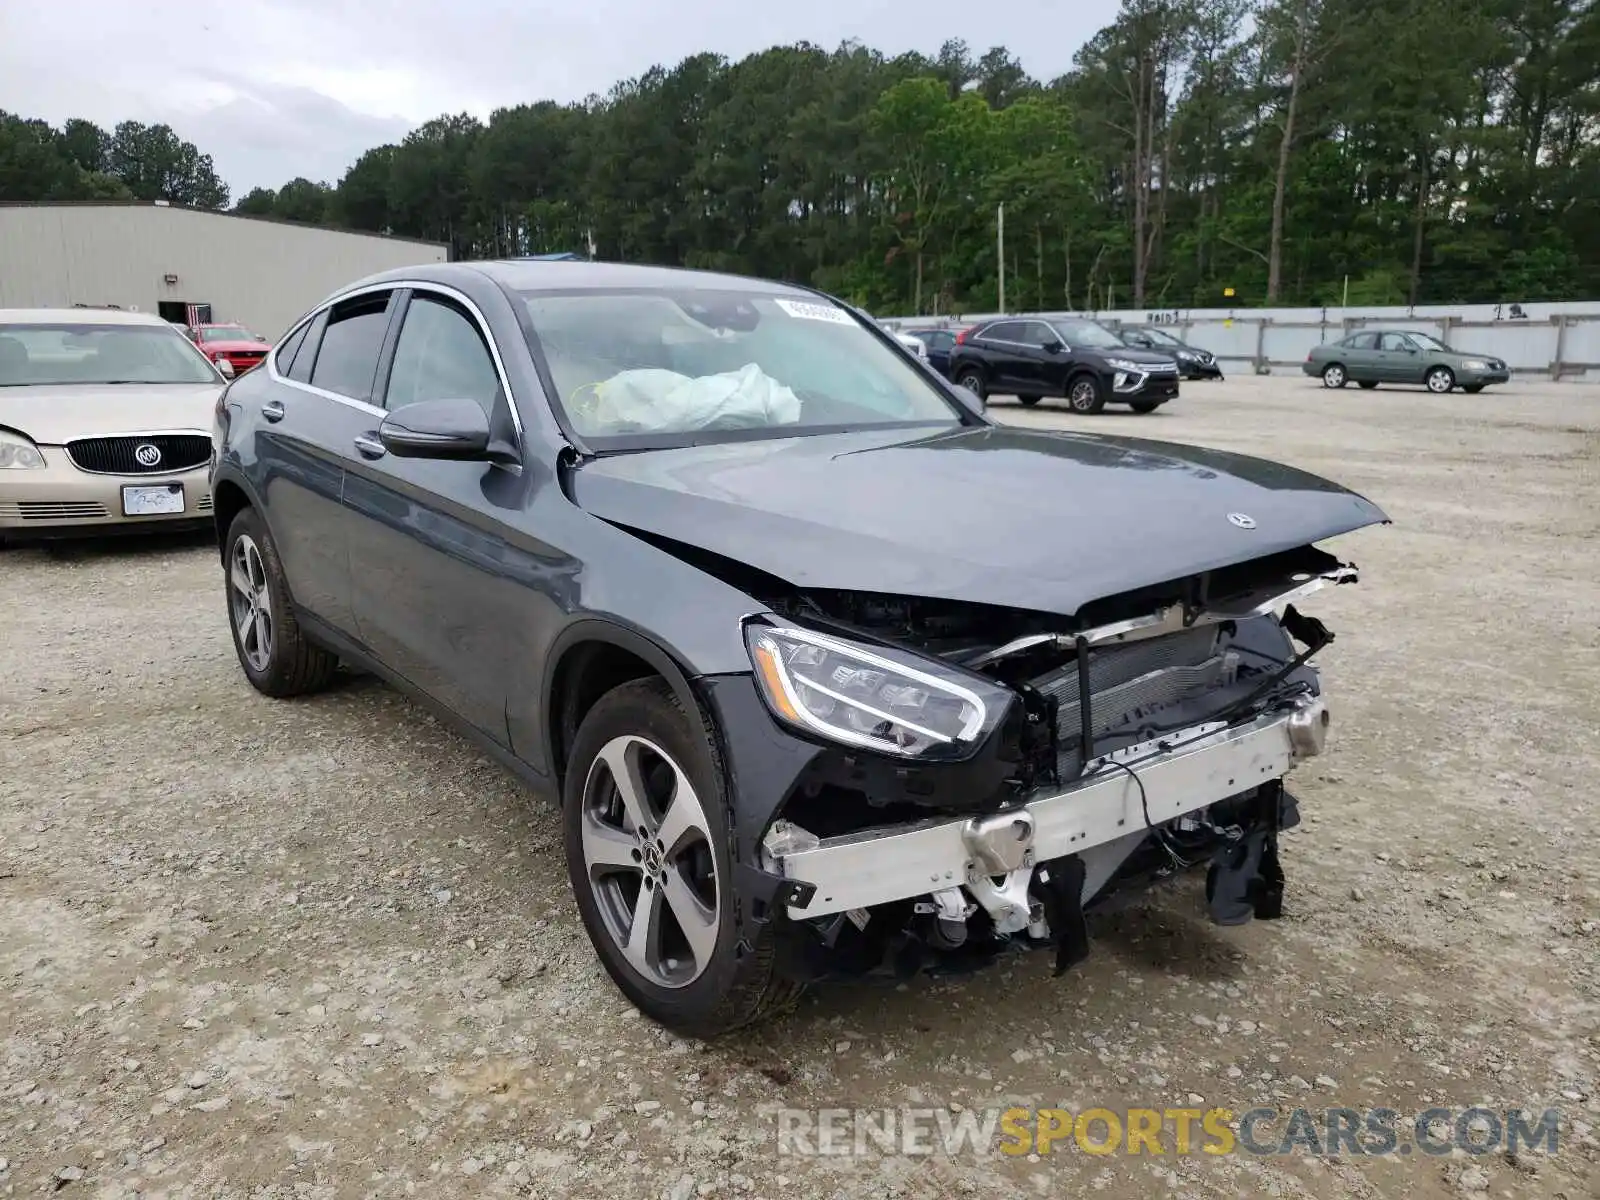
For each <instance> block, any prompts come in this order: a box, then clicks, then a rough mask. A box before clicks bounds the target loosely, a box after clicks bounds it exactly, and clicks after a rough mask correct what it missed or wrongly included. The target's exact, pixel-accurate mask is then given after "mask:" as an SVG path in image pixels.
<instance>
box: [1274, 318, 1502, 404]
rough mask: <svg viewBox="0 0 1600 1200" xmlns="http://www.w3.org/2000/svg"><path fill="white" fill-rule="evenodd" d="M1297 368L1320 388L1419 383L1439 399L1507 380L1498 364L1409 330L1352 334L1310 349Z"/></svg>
mask: <svg viewBox="0 0 1600 1200" xmlns="http://www.w3.org/2000/svg"><path fill="white" fill-rule="evenodd" d="M1300 369H1301V370H1302V371H1304V372H1305V373H1306V374H1307V375H1312V376H1316V377H1318V378H1320V379H1321V380H1322V386H1323V387H1329V388H1342V387H1343V386H1344V385H1345V384H1347V383H1357V384H1360V385H1361V386H1362V387H1363V388H1368V389H1370V388H1375V387H1377V386H1378V385H1379V384H1380V383H1409V384H1421V385H1422V386H1424V387H1426V388H1427V389H1428V390H1429V391H1430V392H1434V393H1436V394H1438V395H1444V394H1446V393H1448V392H1450V391H1452V390H1454V389H1455V388H1457V387H1459V388H1460V389H1461V390H1462V391H1464V392H1471V393H1477V392H1481V391H1483V389H1484V388H1485V387H1487V386H1488V385H1489V384H1491V383H1505V382H1507V381H1508V380H1509V379H1510V378H1511V372H1510V371H1509V370H1508V369H1507V367H1506V364H1505V362H1504V361H1503V360H1501V359H1498V358H1494V357H1492V356H1490V355H1487V354H1473V353H1470V352H1467V351H1464V350H1455V349H1452V348H1451V347H1449V346H1447V345H1445V344H1444V343H1443V342H1441V341H1440V340H1439V339H1438V338H1436V337H1434V336H1433V335H1432V334H1428V333H1421V332H1418V331H1417V330H1414V329H1412V330H1396V329H1386V330H1373V329H1368V330H1363V331H1362V332H1360V333H1352V334H1351V335H1350V336H1349V337H1347V338H1344V339H1342V340H1341V341H1337V342H1330V343H1327V344H1325V345H1321V346H1316V347H1314V348H1313V349H1312V351H1311V353H1309V354H1307V355H1306V361H1305V362H1304V363H1302V364H1301V367H1300Z"/></svg>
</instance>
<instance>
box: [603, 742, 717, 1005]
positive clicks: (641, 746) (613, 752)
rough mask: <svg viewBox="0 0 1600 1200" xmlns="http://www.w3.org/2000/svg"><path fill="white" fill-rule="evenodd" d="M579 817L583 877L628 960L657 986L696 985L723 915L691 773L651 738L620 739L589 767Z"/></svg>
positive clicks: (713, 855) (708, 835)
mask: <svg viewBox="0 0 1600 1200" xmlns="http://www.w3.org/2000/svg"><path fill="white" fill-rule="evenodd" d="M581 820H582V826H581V830H582V841H583V861H584V869H585V871H584V873H585V877H586V879H587V880H588V884H589V887H590V889H591V892H592V895H593V898H594V901H595V908H596V910H597V911H598V912H599V915H600V920H601V923H602V924H603V925H604V926H605V929H606V932H607V933H608V934H609V935H610V936H611V939H612V940H613V941H614V942H615V943H616V945H617V947H618V949H620V950H621V951H622V956H623V958H624V959H626V960H627V962H628V964H629V965H630V966H631V967H632V968H633V969H634V970H635V971H637V972H638V973H639V974H640V975H641V976H643V977H644V978H645V979H646V980H648V981H650V982H651V983H654V984H657V985H658V986H661V987H668V988H681V987H684V986H686V985H688V984H690V983H693V982H694V981H695V980H696V979H698V978H699V977H700V975H701V973H702V972H704V971H705V969H706V967H707V966H709V965H710V963H711V959H712V955H713V953H714V952H715V950H716V944H717V933H718V930H719V929H720V927H721V916H722V914H721V889H720V883H721V881H720V879H719V878H718V872H717V856H716V852H715V851H714V849H713V848H712V844H711V837H712V834H711V830H710V827H709V825H708V824H707V821H706V814H705V809H704V807H703V806H702V805H701V803H700V797H699V796H698V795H697V794H696V793H695V790H694V785H693V784H692V783H690V781H689V777H688V775H687V774H686V773H685V772H684V770H683V768H682V767H680V766H679V765H678V764H677V763H676V762H674V761H673V760H672V758H671V756H670V755H668V754H667V752H666V751H665V750H663V749H662V748H661V747H660V746H658V745H657V744H656V743H654V742H652V741H649V740H648V739H646V738H642V737H638V736H633V735H630V736H625V737H618V738H613V739H612V740H611V741H609V742H607V743H606V745H605V746H604V747H603V748H602V749H601V751H600V753H599V754H598V755H597V756H596V757H595V760H594V762H593V764H592V765H591V766H590V768H589V778H588V780H587V781H586V782H585V784H584V792H583V809H582V817H581Z"/></svg>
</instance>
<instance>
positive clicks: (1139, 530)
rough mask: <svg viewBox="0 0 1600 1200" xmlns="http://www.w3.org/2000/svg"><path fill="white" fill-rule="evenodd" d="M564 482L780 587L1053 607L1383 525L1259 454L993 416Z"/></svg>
mask: <svg viewBox="0 0 1600 1200" xmlns="http://www.w3.org/2000/svg"><path fill="white" fill-rule="evenodd" d="M569 486H570V489H571V495H572V497H573V499H574V500H575V501H576V503H577V504H578V505H579V506H581V507H582V508H584V509H585V510H587V511H588V512H591V513H593V514H595V515H596V516H599V517H602V518H604V519H606V520H608V521H611V522H613V523H614V524H617V525H621V526H624V527H626V528H630V529H633V530H636V531H639V532H641V533H645V534H650V535H655V536H657V537H661V538H667V539H671V540H672V541H675V542H679V543H683V544H685V545H688V546H693V547H697V548H699V549H701V550H704V551H710V552H712V553H714V554H717V555H720V556H722V557H723V558H727V559H732V560H734V561H736V562H740V563H744V564H746V565H748V566H751V567H755V568H756V569H758V570H761V571H764V572H766V573H767V574H769V575H773V576H776V577H777V578H779V579H782V580H785V581H787V582H788V583H790V584H792V585H795V586H797V587H814V588H840V589H851V590H859V591H870V592H887V593H896V594H902V595H915V596H926V597H930V598H941V599H949V600H965V601H974V602H979V603H987V604H998V605H1005V606H1009V607H1014V608H1025V609H1032V610H1035V611H1039V612H1051V613H1060V614H1064V615H1071V614H1073V613H1075V612H1077V610H1078V609H1079V608H1081V607H1082V606H1083V605H1085V604H1087V603H1089V602H1090V601H1092V600H1097V599H1101V598H1104V597H1107V596H1112V595H1116V594H1118V593H1121V592H1125V591H1129V590H1132V589H1134V588H1138V587H1144V586H1148V585H1151V584H1156V583H1163V582H1166V581H1168V580H1173V579H1180V578H1183V577H1185V576H1188V575H1193V574H1195V573H1197V572H1200V571H1206V570H1211V569H1214V568H1218V567H1222V566H1227V565H1229V564H1232V563H1237V562H1243V561H1246V560H1248V559H1252V558H1258V557H1261V556H1263V555H1267V554H1272V553H1275V552H1278V551H1282V550H1291V549H1296V548H1298V547H1300V546H1304V545H1306V544H1308V543H1311V542H1315V541H1318V540H1320V539H1323V538H1328V537H1332V536H1334V535H1336V534H1340V533H1346V532H1349V531H1350V530H1353V529H1359V528H1361V527H1363V526H1366V525H1372V524H1376V523H1378V522H1382V521H1386V520H1387V519H1388V518H1387V517H1385V515H1384V514H1383V512H1382V511H1381V510H1380V509H1379V508H1378V507H1377V506H1376V505H1374V504H1372V503H1371V502H1370V501H1368V500H1366V499H1364V498H1362V497H1361V496H1358V495H1356V494H1355V493H1354V492H1350V491H1347V490H1346V489H1345V488H1342V487H1340V486H1339V485H1337V484H1334V483H1330V482H1328V481H1327V480H1325V479H1319V478H1318V477H1316V476H1314V475H1308V474H1306V473H1305V472H1303V471H1298V470H1295V469H1294V468H1292V467H1286V466H1283V465H1281V464H1278V463H1273V462H1267V461H1265V460H1263V459H1257V458H1248V457H1245V456H1242V455H1237V454H1228V453H1224V452H1222V451H1219V450H1208V449H1204V448H1201V447H1196V446H1178V445H1170V444H1166V443H1162V442H1149V441H1141V440H1136V439H1132V438H1113V437H1102V436H1094V435H1088V434H1053V433H1047V432H1044V431H1039V430H1026V429H1016V428H1007V427H1000V426H991V427H985V428H979V429H963V430H958V431H955V432H951V433H941V434H938V435H934V436H920V437H919V436H915V435H913V436H910V437H908V436H907V435H906V433H905V431H904V430H900V431H873V432H857V433H846V434H832V435H818V436H813V437H798V438H784V439H779V440H770V441H747V442H733V443H723V444H720V445H709V446H696V447H688V448H684V449H672V450H652V451H643V452H638V453H632V454H620V455H612V456H607V457H601V458H598V459H592V460H589V461H587V462H585V463H583V464H581V465H580V466H579V467H577V468H576V469H575V470H574V471H573V473H572V476H571V480H570V484H569ZM1234 514H1238V515H1237V516H1235V515H1234ZM1245 518H1248V520H1246V519H1245ZM1242 526H1249V527H1248V528H1245V527H1242Z"/></svg>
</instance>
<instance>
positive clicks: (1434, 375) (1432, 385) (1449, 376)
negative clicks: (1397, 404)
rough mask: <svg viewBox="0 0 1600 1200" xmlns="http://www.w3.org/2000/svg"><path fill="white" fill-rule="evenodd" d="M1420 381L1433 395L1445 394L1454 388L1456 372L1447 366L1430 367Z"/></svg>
mask: <svg viewBox="0 0 1600 1200" xmlns="http://www.w3.org/2000/svg"><path fill="white" fill-rule="evenodd" d="M1422 381H1423V382H1424V383H1425V384H1427V385H1428V390H1429V391H1430V392H1432V393H1433V394H1434V395H1435V396H1447V395H1449V394H1450V393H1451V392H1452V391H1454V390H1455V386H1456V373H1455V372H1454V371H1452V370H1451V369H1450V368H1449V367H1430V368H1429V369H1428V373H1427V375H1426V376H1424V377H1423V380H1422Z"/></svg>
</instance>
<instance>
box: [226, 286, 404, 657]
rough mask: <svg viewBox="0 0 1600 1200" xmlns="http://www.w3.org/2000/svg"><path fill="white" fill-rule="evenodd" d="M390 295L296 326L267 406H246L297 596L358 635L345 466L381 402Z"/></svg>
mask: <svg viewBox="0 0 1600 1200" xmlns="http://www.w3.org/2000/svg"><path fill="white" fill-rule="evenodd" d="M389 298H390V296H389V293H388V292H377V293H367V294H364V295H362V296H359V297H356V298H354V299H351V300H347V301H342V302H340V303H338V304H335V305H333V306H331V307H330V308H327V309H325V310H323V311H322V312H320V313H318V314H317V315H316V316H314V317H313V318H312V319H311V320H310V321H309V322H307V323H306V324H305V325H304V327H303V329H296V330H294V331H293V332H291V334H290V335H289V337H287V338H285V339H284V342H283V344H282V345H281V346H280V347H279V349H278V351H277V352H276V354H275V355H274V357H273V363H272V368H271V369H270V372H269V377H270V379H271V386H270V388H269V389H267V390H266V391H264V392H262V393H260V395H261V396H262V397H263V399H262V400H261V402H260V403H259V404H257V405H256V407H257V409H258V410H259V411H256V412H251V413H248V414H245V415H246V416H247V418H248V419H250V420H252V421H254V422H255V423H256V429H257V434H256V437H255V439H254V442H255V455H256V462H255V463H254V464H252V465H251V467H250V468H248V469H249V470H250V471H252V472H253V473H254V474H255V476H256V486H257V490H258V491H259V493H260V494H261V495H262V496H264V497H265V500H266V515H267V521H268V525H269V527H270V528H271V530H272V537H273V541H274V542H275V543H276V544H277V547H278V555H279V558H280V559H281V560H282V562H283V567H284V573H285V575H286V576H287V578H288V580H289V587H290V590H291V592H292V593H293V596H294V600H295V603H296V604H297V605H298V606H299V607H301V608H304V609H305V610H307V611H308V612H310V613H311V614H312V615H313V616H314V617H317V618H318V619H320V620H322V621H323V622H325V623H326V624H328V625H329V626H331V627H332V628H334V629H336V630H337V631H339V632H340V633H343V634H345V635H347V636H354V635H355V619H354V614H353V612H352V609H351V605H350V564H349V558H348V556H347V553H346V548H345V541H346V537H347V535H348V525H349V516H348V513H347V511H346V510H345V508H344V505H343V490H344V472H345V465H346V462H347V461H348V457H349V455H350V453H351V449H352V442H353V441H354V439H355V437H356V436H357V435H358V434H359V433H360V432H361V431H362V430H363V429H365V428H366V427H367V426H368V425H369V424H370V423H371V419H372V418H371V416H370V413H371V412H373V411H376V410H374V409H372V407H371V395H372V380H373V376H374V374H375V372H376V369H377V364H378V349H379V347H380V346H381V345H382V344H383V337H384V331H385V329H386V328H387V326H388V322H389V315H388V305H389Z"/></svg>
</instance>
